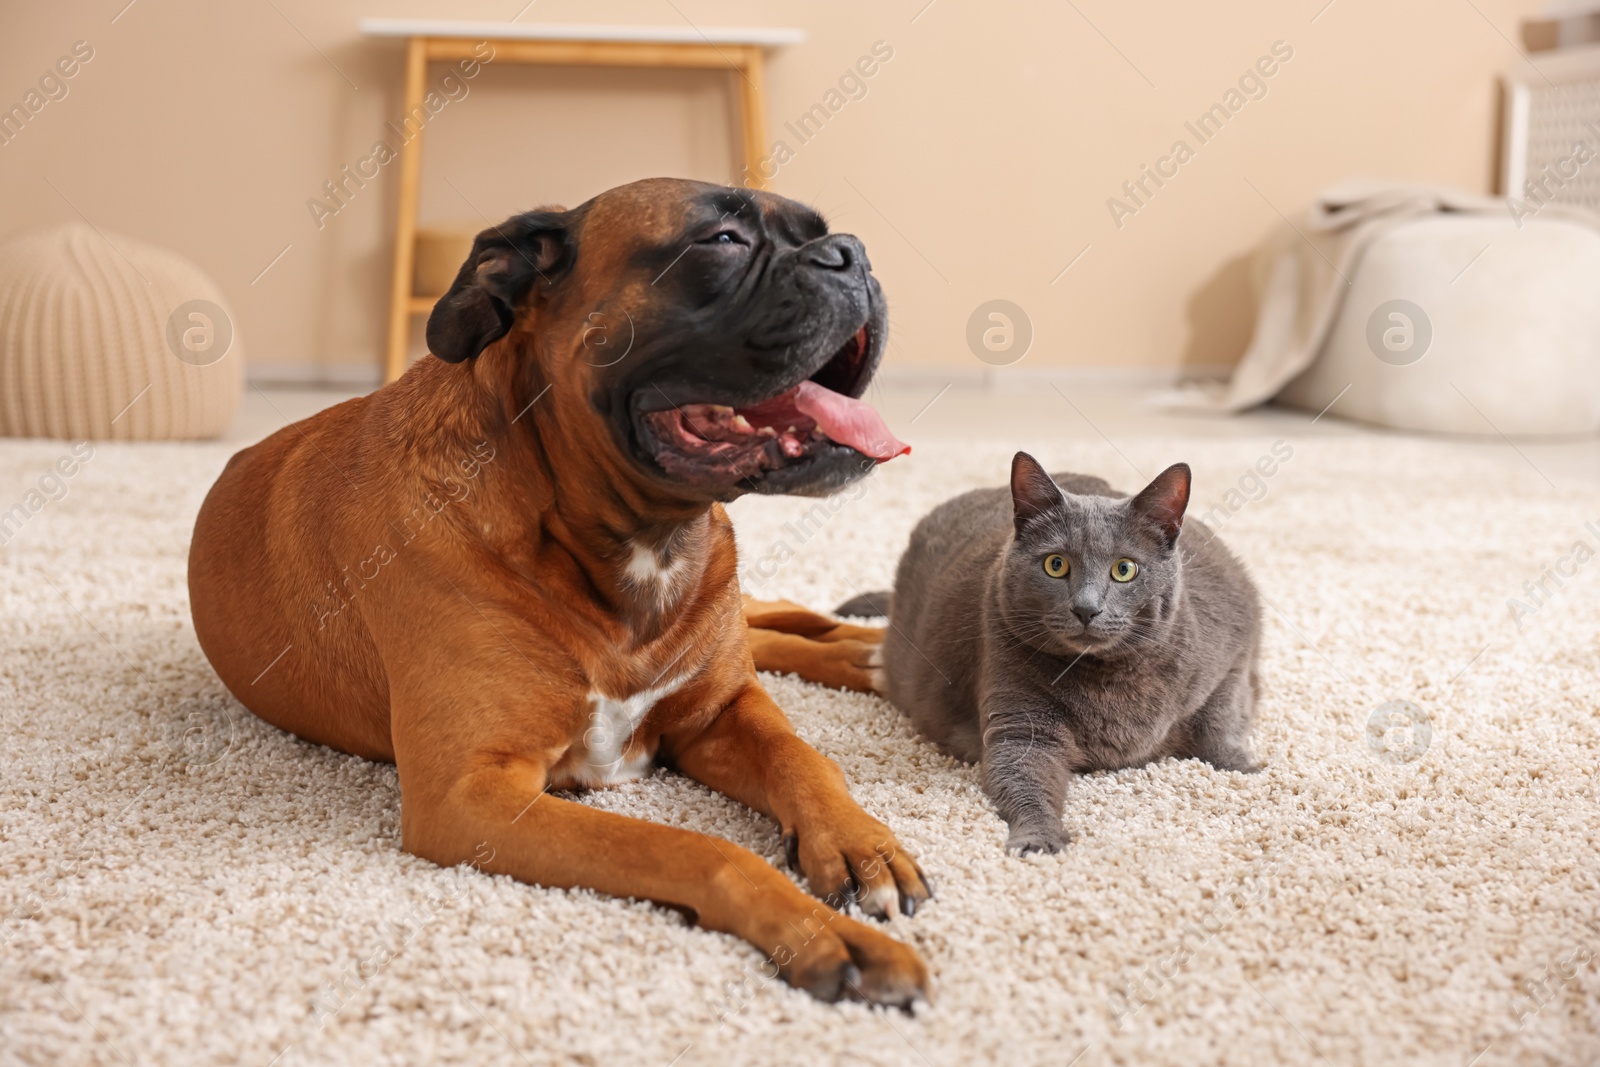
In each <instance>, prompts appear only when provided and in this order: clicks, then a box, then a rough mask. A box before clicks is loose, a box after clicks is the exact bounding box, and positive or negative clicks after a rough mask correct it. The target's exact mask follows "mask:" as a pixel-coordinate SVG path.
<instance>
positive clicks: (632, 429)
mask: <svg viewBox="0 0 1600 1067" xmlns="http://www.w3.org/2000/svg"><path fill="white" fill-rule="evenodd" d="M885 322H886V319H885V313H884V304H883V298H882V294H881V292H880V291H879V289H878V285H877V282H876V281H875V280H874V279H873V278H872V275H871V273H870V268H869V265H868V263H867V260H866V256H865V253H864V251H863V250H862V248H861V245H860V242H858V241H857V240H856V239H855V238H853V237H849V236H845V235H837V234H835V235H830V234H828V232H827V228H826V225H825V224H824V223H823V222H822V220H821V219H820V218H818V217H817V215H816V214H815V213H813V212H811V211H809V210H807V209H805V208H803V207H801V206H800V205H798V204H795V203H793V202H791V201H787V200H784V199H782V198H779V197H775V196H771V195H767V194H759V193H750V192H747V191H743V190H734V189H730V188H726V187H722V186H712V185H705V184H700V183H693V182H682V181H669V180H653V181H646V182H638V183H635V184H633V185H628V186H623V187H621V188H618V189H614V190H612V191H610V192H608V193H605V194H603V195H601V196H599V197H597V198H596V199H594V200H591V201H589V202H588V203H586V204H584V205H583V206H581V207H579V208H576V209H574V210H572V211H538V212H531V213H528V214H525V215H519V216H516V217H515V218H512V219H510V220H508V221H507V222H506V223H505V224H503V225H502V226H498V227H495V228H493V229H490V230H486V231H484V232H483V233H482V234H479V235H478V238H477V241H476V243H475V245H474V247H473V251H472V254H471V256H470V257H469V259H468V260H467V262H466V263H465V264H464V265H463V266H462V268H461V271H460V274H459V275H458V277H457V278H456V282H455V285H454V286H453V287H452V288H451V290H450V292H449V294H447V295H446V296H445V297H444V298H443V299H442V300H440V301H439V303H438V305H437V306H436V307H435V308H434V311H433V315H432V317H431V318H430V319H429V321H428V342H429V347H430V349H431V351H432V352H433V354H434V355H435V356H437V357H438V358H427V359H423V360H422V361H420V362H419V363H418V364H416V365H415V366H414V367H412V369H411V370H410V372H409V373H407V374H406V375H405V376H404V377H403V378H401V379H400V380H399V381H398V382H396V383H394V384H393V385H390V386H388V387H386V388H384V389H380V390H379V391H377V392H376V393H373V394H372V395H370V396H366V397H363V398H360V399H358V400H352V401H350V402H348V403H345V404H341V405H339V406H337V407H334V408H331V409H329V410H327V411H325V412H322V413H321V414H319V415H316V416H314V417H312V418H310V419H307V420H305V421H304V422H300V423H296V424H294V425H292V426H289V427H286V428H285V429H283V430H280V431H279V432H278V433H276V434H274V435H273V436H271V437H269V438H267V439H266V440H265V441H263V442H261V443H260V444H258V445H255V446H254V447H252V448H247V449H245V450H244V451H243V452H240V453H239V454H238V455H236V456H234V457H233V459H232V460H231V461H230V462H229V464H228V467H227V469H226V470H225V471H224V472H223V474H222V476H221V478H220V479H218V481H217V484H216V486H215V487H213V489H212V490H211V493H210V495H209V496H208V497H207V498H206V502H205V505H204V507H203V508H202V509H201V511H200V517H199V520H198V522H197V523H196V526H195V534H194V542H193V547H192V549H191V553H190V559H189V590H190V598H191V602H192V606H193V612H194V623H195V630H196V633H197V634H198V635H199V638H200V643H201V645H202V647H203V648H204V649H205V652H206V655H207V656H208V657H209V658H210V660H211V662H212V664H213V665H214V666H215V667H216V670H217V673H218V674H220V675H221V676H222V679H223V681H224V682H225V683H226V684H227V686H228V688H229V689H231V690H232V691H233V693H234V695H235V696H237V697H238V698H239V699H240V700H241V701H242V702H243V703H244V704H245V706H246V707H248V708H250V710H251V711H253V712H255V713H256V714H257V715H259V716H260V717H261V718H263V719H265V720H266V721H268V722H270V723H273V724H275V725H277V726H280V727H282V728H283V729H285V730H289V731H292V732H293V733H295V734H297V735H299V736H300V737H303V738H307V739H309V740H312V741H316V742H320V743H322V744H325V745H330V746H332V747H334V748H338V749H341V750H343V751H345V752H351V753H354V754H356V755H360V756H364V757H367V758H369V759H381V760H393V761H394V762H395V763H396V765H397V766H398V769H399V774H400V783H401V786H402V789H403V791H404V803H403V806H402V812H401V839H402V844H403V846H404V847H405V849H406V850H407V851H409V852H412V853H414V854H416V855H418V856H423V857H426V858H427V859H430V860H433V861H434V862H436V863H439V864H444V865H454V864H459V863H463V862H467V861H472V862H473V863H474V865H475V866H478V867H480V868H481V869H483V870H486V871H489V872H492V873H503V874H509V875H512V876H513V877H515V878H519V879H521V880H523V881H526V882H532V883H536V884H539V885H546V886H560V887H571V886H586V887H589V888H593V889H596V890H599V891H601V892H605V893H612V894H616V895H618V896H625V897H638V898H645V899H649V900H654V901H658V902H660V903H662V904H666V905H669V906H672V907H674V908H677V909H679V910H681V911H683V912H684V913H686V914H687V915H688V916H690V918H691V919H692V920H693V921H697V922H698V923H700V924H701V925H703V926H706V927H709V928H711V929H714V930H724V931H728V932H731V933H735V934H738V935H739V936H741V937H743V938H745V939H746V940H748V941H750V942H752V943H753V944H755V945H756V946H757V947H758V948H760V949H761V951H763V952H764V953H767V954H768V955H769V956H770V958H771V961H772V963H773V965H775V967H776V969H777V970H778V972H779V973H781V974H782V975H783V976H784V977H785V978H787V979H788V981H789V982H790V983H792V984H794V985H796V986H799V987H801V988H804V989H806V990H808V991H810V992H811V993H813V994H815V995H816V996H818V997H821V998H823V999H827V1000H832V999H836V998H839V997H862V998H865V999H867V1000H869V1001H874V1002H879V1003H888V1004H900V1005H904V1004H907V1003H909V1002H910V1001H911V1000H913V999H914V998H916V997H917V996H919V995H922V994H924V993H925V992H926V987H927V975H926V971H925V969H924V967H923V964H922V962H921V960H920V959H918V957H917V955H916V954H915V953H914V952H913V951H911V950H910V949H909V948H907V947H905V946H904V945H902V944H901V943H899V942H897V941H895V940H893V939H892V938H890V937H888V936H886V935H884V934H882V933H880V932H878V931H877V930H875V929H872V928H871V927H869V926H867V925H864V924H862V923H859V922H856V921H854V920H852V919H850V918H848V917H846V916H844V915H841V914H838V913H837V912H835V911H834V910H833V909H831V908H828V907H825V906H822V905H820V904H818V903H817V902H816V901H815V900H813V899H811V898H809V897H807V896H806V895H805V894H804V893H802V892H801V891H800V890H798V889H797V888H795V886H794V884H793V883H792V882H790V881H789V880H788V878H786V877H785V876H784V875H783V874H781V873H780V872H778V871H776V870H774V869H773V868H772V867H771V866H769V865H768V864H767V863H766V862H764V861H763V860H762V859H761V858H760V857H758V856H756V855H755V854H753V853H751V852H748V851H745V850H744V849H741V848H738V847H736V846H734V845H732V844H730V843H728V842H725V841H719V840H716V839H713V838H710V837H707V836H705V835H704V834H700V833H696V832H693V831H689V830H680V829H673V828H669V827H666V826H660V825H656V824H654V823H648V822H642V821H639V820H635V819H630V818H625V817H623V816H620V815H613V814H608V813H606V812H603V811H599V810H596V809H594V808H591V807H588V806H585V805H583V804H579V803H576V802H574V801H571V800H566V799H562V798H560V797H558V796H554V795H551V793H550V790H561V789H572V788H578V787H592V786H602V785H605V784H608V783H612V782H617V781H621V780H624V779H627V778H631V777H636V776H638V775H640V774H643V773H646V772H647V770H648V768H649V767H650V766H651V765H652V764H654V763H661V764H667V765H670V766H672V767H675V768H676V769H677V770H679V771H681V772H683V773H684V774H687V775H689V776H691V777H693V778H695V779H697V780H699V781H701V782H704V783H706V784H707V785H709V786H711V787H712V788H714V789H717V790H720V791H721V792H724V793H726V794H728V795H729V796H731V797H734V798H736V799H738V800H740V801H742V802H743V803H745V804H748V805H750V806H751V807H753V808H755V809H756V810H758V811H761V812H763V813H765V814H767V815H769V816H771V817H772V818H773V819H775V820H777V821H778V823H779V825H780V827H781V829H782V832H783V835H784V838H785V843H786V845H787V847H788V853H789V857H790V863H791V865H798V867H799V868H800V870H801V871H803V872H804V874H805V877H806V880H807V882H808V883H809V884H810V885H811V887H812V888H813V889H814V890H816V891H818V892H820V893H828V894H831V897H830V899H831V900H832V901H833V902H834V903H835V904H836V905H838V906H842V905H843V903H844V900H845V898H846V896H850V897H853V898H854V899H856V900H858V901H859V902H860V904H861V906H862V907H863V909H864V910H866V911H867V912H869V913H871V914H875V915H878V916H884V915H886V914H887V913H890V912H893V911H895V910H897V909H898V910H900V911H902V912H903V913H905V914H910V913H912V912H913V911H914V910H915V909H916V906H917V905H918V904H919V903H921V902H923V901H925V900H926V899H927V898H928V896H929V892H928V888H927V885H926V883H925V881H924V879H923V877H922V873H921V871H920V870H919V869H918V868H917V865H916V863H915V862H913V860H912V858H911V857H910V856H909V855H908V854H907V853H906V851H905V850H904V849H903V848H901V847H900V845H899V843H898V842H897V841H896V840H895V838H894V835H893V834H891V833H890V832H889V829H888V828H887V827H886V826H884V825H883V823H881V822H879V821H878V820H877V819H875V818H873V817H872V816H870V815H868V814H866V813H865V812H864V811H862V810H861V808H860V807H858V806H857V805H856V804H855V802H854V801H853V800H851V798H850V794H849V792H848V790H847V788H846V785H845V781H844V777H843V776H842V775H841V774H840V772H839V769H838V768H837V767H836V766H835V765H834V764H833V763H832V762H831V761H830V760H828V759H826V758H824V757H823V756H821V755H820V754H818V753H817V752H816V751H815V750H813V749H812V748H811V747H810V746H809V745H807V744H806V743H805V742H803V741H801V740H800V738H799V737H798V736H796V734H795V732H794V730H793V728H792V727H791V726H790V724H789V722H788V720H787V719H786V718H785V717H784V714H783V712H782V711H781V710H779V708H778V707H777V705H775V704H774V703H773V702H772V699H771V698H770V697H769V696H768V695H767V694H766V692H765V691H763V689H762V687H761V685H760V683H759V681H758V680H757V677H756V673H755V669H754V666H753V663H752V660H751V655H750V651H749V649H748V646H747V643H746V629H745V626H744V624H743V622H742V620H741V615H740V597H739V588H738V583H737V581H736V578H735V560H734V539H733V531H732V528H731V527H730V525H729V522H728V517H727V514H726V513H725V512H724V511H723V509H722V507H721V504H720V503H719V502H720V501H726V500H730V499H732V498H734V497H735V496H738V495H739V494H741V493H744V492H761V493H802V494H815V493H822V492H827V491H831V490H833V489H835V488H837V487H838V486H841V485H843V484H845V483H847V482H848V481H850V480H852V479H854V478H856V477H859V476H860V475H861V474H862V473H863V472H864V470H866V469H867V468H870V467H871V466H872V464H873V463H874V462H878V461H881V460H883V459H886V458H889V457H890V456H892V455H896V454H898V452H899V451H901V450H903V447H904V446H901V445H899V443H898V442H895V441H894V440H893V438H892V437H891V436H890V435H889V434H888V431H887V430H886V429H885V428H884V426H883V423H882V421H881V420H880V419H878V417H877V415H876V414H875V413H874V412H872V410H871V408H869V407H867V405H866V404H864V403H862V402H860V401H859V400H855V399H853V398H854V397H858V396H859V395H860V394H861V392H862V391H863V390H864V389H865V388H866V384H867V381H868V379H869V378H870V376H871V374H872V371H873V370H874V369H875V368H876V365H877V363H878V361H879V359H880V358H881V354H882V351H883V343H884V332H885Z"/></svg>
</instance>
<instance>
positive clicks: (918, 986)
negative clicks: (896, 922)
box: [779, 906, 930, 1009]
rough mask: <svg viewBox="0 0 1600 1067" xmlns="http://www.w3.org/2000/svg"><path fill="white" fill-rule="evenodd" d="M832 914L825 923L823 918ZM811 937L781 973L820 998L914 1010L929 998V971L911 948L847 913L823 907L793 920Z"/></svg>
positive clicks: (799, 928) (796, 928)
mask: <svg viewBox="0 0 1600 1067" xmlns="http://www.w3.org/2000/svg"><path fill="white" fill-rule="evenodd" d="M822 916H827V919H826V921H825V922H823V921H821V919H820V917H822ZM789 927H790V929H792V930H804V931H805V932H806V935H807V936H806V938H805V940H804V942H803V943H801V944H800V945H799V946H798V947H797V948H796V949H795V951H794V955H793V957H792V958H791V959H790V960H789V961H788V962H787V963H786V964H785V965H783V966H780V967H779V972H780V973H781V974H782V975H783V977H784V979H785V980H786V981H787V982H788V983H789V984H790V985H792V986H794V987H795V988H797V989H804V990H805V991H806V992H807V993H810V994H811V995H812V996H814V997H816V998H817V999H818V1000H825V1001H829V1002H832V1001H836V1000H863V1001H866V1002H867V1003H869V1004H883V1005H888V1006H891V1007H897V1008H907V1009H909V1008H910V1007H911V1006H912V1004H913V1003H915V1002H916V1001H918V1000H928V999H930V998H929V993H928V968H927V967H926V966H925V965H924V964H923V962H922V959H921V957H919V956H918V955H917V953H916V952H915V951H914V950H913V949H911V948H910V947H908V946H906V945H903V944H901V943H900V942H899V941H896V940H895V939H894V938H892V937H889V936H888V935H886V934H882V933H879V932H878V931H877V930H874V929H872V928H871V927H870V926H867V925H866V924H864V923H859V922H856V921H855V920H854V919H852V918H850V917H849V916H847V915H840V914H839V913H838V912H833V911H825V910H824V909H823V908H821V907H820V906H819V907H818V908H817V910H816V911H814V912H812V914H811V916H810V917H808V918H807V920H806V921H804V922H803V923H800V924H798V925H797V924H796V923H793V922H791V923H790V924H789Z"/></svg>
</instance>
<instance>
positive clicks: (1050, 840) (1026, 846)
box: [1006, 826, 1072, 856]
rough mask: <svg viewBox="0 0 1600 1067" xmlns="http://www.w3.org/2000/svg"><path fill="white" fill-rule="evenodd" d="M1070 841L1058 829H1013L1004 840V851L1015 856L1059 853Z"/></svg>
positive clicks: (1065, 833) (1063, 832)
mask: <svg viewBox="0 0 1600 1067" xmlns="http://www.w3.org/2000/svg"><path fill="white" fill-rule="evenodd" d="M1071 841H1072V835H1070V834H1068V833H1067V832H1066V831H1065V830H1063V829H1061V828H1060V827H1055V828H1051V827H1048V826H1032V827H1026V828H1020V829H1013V830H1012V831H1011V835H1010V836H1009V837H1008V838H1006V851H1007V852H1010V853H1012V854H1013V855H1017V856H1026V855H1028V853H1030V852H1060V851H1061V850H1062V849H1064V848H1066V847H1067V845H1068V844H1070V843H1071Z"/></svg>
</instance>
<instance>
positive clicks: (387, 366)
mask: <svg viewBox="0 0 1600 1067" xmlns="http://www.w3.org/2000/svg"><path fill="white" fill-rule="evenodd" d="M427 79H428V41H427V38H425V37H413V38H411V42H410V44H409V46H408V47H407V49H406V91H405V116H406V118H402V119H401V120H400V121H401V126H402V127H404V126H405V123H406V119H407V118H409V117H410V116H411V114H412V109H413V108H418V107H421V106H422V97H423V94H424V93H425V92H426V88H427V84H426V83H427ZM421 176H422V127H421V124H420V123H419V124H418V128H417V131H416V133H415V134H414V135H413V136H412V138H411V140H410V141H408V142H406V143H405V144H404V145H402V146H401V147H400V189H399V195H398V196H397V197H396V198H395V199H396V204H395V227H394V279H393V285H392V287H391V289H390V293H389V350H388V352H387V354H386V356H385V359H384V364H383V380H384V381H385V382H392V381H394V380H395V379H396V378H398V377H400V375H402V374H404V373H405V370H406V355H407V354H408V352H409V350H410V347H411V272H412V265H413V263H414V262H415V259H416V254H417V246H416V240H417V197H418V191H419V182H420V178H421Z"/></svg>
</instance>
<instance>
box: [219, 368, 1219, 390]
mask: <svg viewBox="0 0 1600 1067" xmlns="http://www.w3.org/2000/svg"><path fill="white" fill-rule="evenodd" d="M1232 371H1233V368H1232V367H1231V366H1227V365H1203V366H1191V367H927V366H925V367H918V366H906V365H904V364H897V365H890V366H887V367H884V368H882V369H881V370H879V371H878V373H877V376H876V377H875V378H874V381H875V382H876V383H877V384H878V385H880V386H883V387H884V388H888V389H897V388H898V389H924V388H929V387H932V388H934V389H939V388H943V387H944V386H947V385H948V386H955V387H956V388H960V389H981V390H990V391H994V392H1016V391H1024V392H1026V391H1029V390H1033V389H1039V388H1048V387H1049V386H1051V385H1057V386H1060V387H1062V388H1067V387H1078V388H1083V387H1095V386H1100V387H1109V386H1128V387H1134V388H1151V389H1155V388H1161V387H1163V386H1172V385H1176V384H1178V383H1179V382H1183V381H1195V380H1220V379H1226V378H1227V377H1228V375H1229V374H1231V373H1232ZM245 377H246V380H247V381H249V383H250V384H251V385H261V386H273V387H276V388H280V389H317V388H338V389H376V388H377V387H378V386H379V385H381V384H382V374H381V373H380V372H379V370H378V368H377V367H375V366H367V365H365V364H361V363H252V364H250V366H249V367H248V369H247V370H246V372H245Z"/></svg>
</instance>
